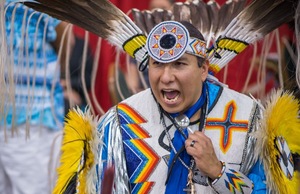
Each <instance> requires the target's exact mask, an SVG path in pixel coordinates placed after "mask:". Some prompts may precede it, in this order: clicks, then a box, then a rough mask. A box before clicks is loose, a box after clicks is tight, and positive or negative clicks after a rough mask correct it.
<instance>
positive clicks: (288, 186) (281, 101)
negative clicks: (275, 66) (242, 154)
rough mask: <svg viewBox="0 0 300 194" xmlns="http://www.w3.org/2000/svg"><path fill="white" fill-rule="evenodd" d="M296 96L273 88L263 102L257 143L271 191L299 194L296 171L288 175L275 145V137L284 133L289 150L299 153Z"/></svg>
mask: <svg viewBox="0 0 300 194" xmlns="http://www.w3.org/2000/svg"><path fill="white" fill-rule="evenodd" d="M298 111H299V100H297V99H295V97H294V96H293V95H292V94H290V93H287V92H282V91H281V90H279V91H277V92H274V93H273V94H272V96H271V97H270V99H269V101H268V102H267V103H266V109H265V111H264V113H263V119H262V121H261V127H262V130H259V131H260V132H259V135H258V136H257V137H259V138H258V146H261V148H260V151H259V152H260V158H261V159H262V161H263V164H264V168H265V172H266V177H267V185H268V187H269V189H270V190H271V191H272V192H274V193H280V194H293V193H295V194H298V191H299V183H300V179H299V172H294V174H293V178H292V179H291V180H290V179H288V178H287V177H286V176H285V175H284V173H283V172H282V170H281V168H280V165H279V164H278V162H277V157H278V156H279V155H280V154H279V151H278V149H277V148H276V145H275V138H276V137H280V136H281V137H283V138H284V139H285V140H286V142H287V144H288V147H289V149H290V150H291V152H292V153H298V154H299V153H300V145H299V139H300V120H299V113H298Z"/></svg>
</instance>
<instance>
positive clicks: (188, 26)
mask: <svg viewBox="0 0 300 194" xmlns="http://www.w3.org/2000/svg"><path fill="white" fill-rule="evenodd" d="M179 22H180V23H181V24H182V25H184V27H186V29H187V30H188V31H189V34H190V37H193V38H197V39H200V40H203V41H205V39H204V37H203V35H202V33H201V32H200V31H199V30H198V29H197V28H196V27H195V26H194V25H193V24H191V23H190V22H188V21H179ZM197 60H198V66H199V67H201V66H202V64H203V63H204V62H205V59H204V58H202V57H197Z"/></svg>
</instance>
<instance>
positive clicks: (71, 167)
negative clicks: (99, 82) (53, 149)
mask: <svg viewBox="0 0 300 194" xmlns="http://www.w3.org/2000/svg"><path fill="white" fill-rule="evenodd" d="M65 121H66V122H65V127H64V138H63V142H62V147H61V152H62V155H61V158H60V166H59V168H58V169H57V171H58V179H57V182H56V186H55V188H54V190H53V193H55V194H57V193H64V191H65V190H66V187H67V186H68V185H69V183H70V180H71V179H72V178H73V177H74V176H77V177H76V178H77V181H76V190H77V193H95V191H94V189H93V188H88V186H87V182H88V181H89V180H88V179H93V178H94V176H95V174H93V173H92V172H93V169H94V168H95V161H96V160H95V157H96V150H97V145H98V138H97V118H94V117H93V116H92V115H91V113H90V112H89V110H87V111H86V112H85V113H83V112H82V111H81V110H80V109H79V108H77V109H75V108H74V109H72V110H70V112H69V113H68V115H67V117H66V119H65Z"/></svg>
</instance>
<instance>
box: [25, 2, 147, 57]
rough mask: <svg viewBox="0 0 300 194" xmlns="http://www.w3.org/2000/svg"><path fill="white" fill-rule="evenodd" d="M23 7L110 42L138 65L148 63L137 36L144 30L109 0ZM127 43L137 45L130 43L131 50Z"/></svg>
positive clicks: (28, 4) (32, 4)
mask: <svg viewBox="0 0 300 194" xmlns="http://www.w3.org/2000/svg"><path fill="white" fill-rule="evenodd" d="M24 4H25V5H27V6H28V7H31V8H33V9H35V10H37V11H40V12H43V13H47V14H48V15H50V16H52V17H55V18H58V19H60V20H63V21H67V22H69V23H72V24H75V25H77V26H80V27H82V28H84V29H86V30H88V31H90V32H92V33H94V34H97V35H98V36H100V37H102V38H104V39H107V40H108V42H110V43H111V44H112V45H114V46H116V47H117V48H119V49H123V50H124V51H125V52H127V53H128V54H130V55H131V56H132V57H134V58H135V59H136V60H137V61H138V62H142V61H144V60H145V53H146V52H147V51H146V48H145V43H146V41H145V38H144V37H135V36H137V35H140V34H142V31H141V29H140V28H139V27H138V26H137V25H136V24H135V23H134V22H133V21H132V20H131V19H130V18H129V17H128V16H127V15H126V14H125V13H123V12H122V11H121V10H120V9H118V8H117V7H116V6H115V5H114V4H112V3H111V2H110V1H108V0H81V1H78V0H64V1H61V0H51V1H48V0H36V2H30V1H25V2H24ZM133 37H135V38H133ZM131 41H132V42H131ZM128 42H131V43H134V45H136V46H135V47H133V48H132V47H130V46H132V44H130V43H129V44H127V45H129V47H125V46H126V45H125V44H126V43H128Z"/></svg>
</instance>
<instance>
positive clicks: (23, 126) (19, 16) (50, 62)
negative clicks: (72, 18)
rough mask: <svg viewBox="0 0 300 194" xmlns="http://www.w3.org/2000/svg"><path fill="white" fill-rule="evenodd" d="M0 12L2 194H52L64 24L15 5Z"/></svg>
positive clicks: (8, 1) (58, 134)
mask: <svg viewBox="0 0 300 194" xmlns="http://www.w3.org/2000/svg"><path fill="white" fill-rule="evenodd" d="M1 8H2V9H1V14H3V15H2V17H3V18H5V22H3V23H2V22H1V28H2V29H3V31H2V32H3V34H2V36H1V44H2V45H5V44H4V43H5V42H6V43H7V48H6V49H5V48H3V47H2V49H3V50H2V51H4V50H5V51H7V52H1V60H2V61H4V62H3V63H1V69H2V70H3V71H1V73H2V74H3V75H2V76H3V78H5V82H4V83H3V82H1V84H3V85H2V87H3V88H2V90H3V92H2V97H3V98H1V100H2V101H1V125H0V193H3V194H4V193H10V194H40V193H45V194H46V193H51V191H52V186H53V183H54V181H53V180H52V179H53V178H54V177H53V176H55V169H54V168H51V164H52V163H51V162H53V163H55V162H56V161H55V158H52V157H55V156H57V155H58V154H59V146H60V139H61V137H62V136H61V132H62V128H63V120H64V100H63V90H62V87H61V85H60V82H59V81H60V80H59V76H60V64H59V63H58V54H57V53H58V50H59V48H60V41H61V39H62V35H63V32H64V30H65V28H66V26H67V23H66V22H62V21H59V20H57V19H54V18H52V17H50V16H48V15H46V14H43V13H40V12H36V11H35V10H33V9H31V8H28V7H26V6H25V5H24V4H23V3H18V2H16V1H13V0H6V1H5V4H2V5H1ZM3 10H5V12H4V11H3ZM4 24H5V26H4ZM70 36H72V35H70ZM63 50H65V49H63ZM61 60H62V61H63V59H62V58H61ZM4 91H5V92H4ZM55 145H56V146H55ZM51 181H52V182H51Z"/></svg>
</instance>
